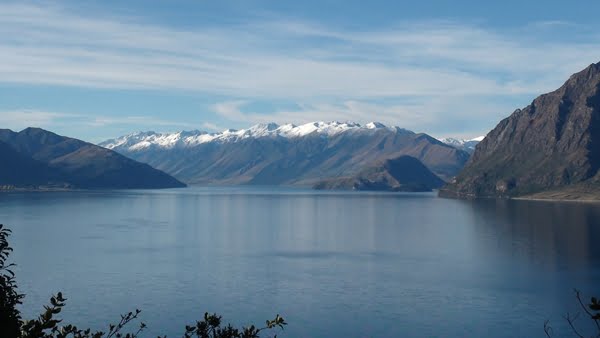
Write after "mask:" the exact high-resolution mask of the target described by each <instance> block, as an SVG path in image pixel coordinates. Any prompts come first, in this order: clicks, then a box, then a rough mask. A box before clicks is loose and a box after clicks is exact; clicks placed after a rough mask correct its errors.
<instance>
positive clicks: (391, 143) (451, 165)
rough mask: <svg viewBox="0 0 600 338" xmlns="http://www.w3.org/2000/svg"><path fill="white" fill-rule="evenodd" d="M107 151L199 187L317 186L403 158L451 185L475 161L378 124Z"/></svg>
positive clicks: (193, 137)
mask: <svg viewBox="0 0 600 338" xmlns="http://www.w3.org/2000/svg"><path fill="white" fill-rule="evenodd" d="M100 145H101V146H103V147H106V148H108V149H113V150H116V151H118V152H120V153H121V154H123V155H126V156H128V157H131V158H133V159H135V160H138V161H141V162H144V163H148V164H150V165H152V166H153V167H155V168H158V169H160V170H163V171H165V172H167V173H169V174H171V175H173V176H175V177H176V178H178V179H180V180H182V181H184V182H188V183H200V184H265V185H284V184H285V185H287V184H295V185H313V184H315V183H316V182H319V181H321V180H322V179H324V178H334V177H342V176H349V175H353V174H356V173H358V172H359V171H360V170H362V169H364V168H366V167H369V166H372V165H373V163H377V162H379V161H382V160H385V159H388V158H394V157H398V156H400V155H410V156H413V157H415V158H417V159H419V160H420V161H421V162H423V163H424V164H425V165H426V166H427V167H428V168H429V169H430V170H431V171H433V172H434V173H436V174H437V175H439V176H440V177H443V178H446V179H448V178H450V177H453V176H454V175H455V174H456V173H458V171H459V170H460V169H461V168H462V167H463V165H464V164H465V163H466V161H467V159H468V157H469V154H468V153H466V152H464V151H461V150H458V149H455V148H453V147H451V146H448V145H446V144H444V143H442V142H440V141H438V140H436V139H434V138H433V137H430V136H429V135H426V134H416V133H414V132H412V131H408V130H405V129H402V128H398V127H387V126H385V125H383V124H381V123H376V122H373V123H368V124H366V125H364V126H361V125H359V124H356V123H340V122H329V123H325V122H314V123H307V124H304V125H300V126H296V125H293V124H285V125H277V124H275V123H269V124H259V125H255V126H253V127H251V128H248V129H242V130H237V131H236V130H226V131H224V132H222V133H213V134H209V133H206V132H200V131H190V132H179V133H172V134H160V133H154V132H143V133H136V134H132V135H128V136H123V137H120V138H117V139H114V140H108V141H106V142H103V143H101V144H100Z"/></svg>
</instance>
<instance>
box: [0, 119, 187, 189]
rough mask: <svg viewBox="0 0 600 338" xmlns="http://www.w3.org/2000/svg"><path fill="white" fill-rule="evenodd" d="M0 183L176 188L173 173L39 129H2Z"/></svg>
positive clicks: (85, 187) (116, 187)
mask: <svg viewBox="0 0 600 338" xmlns="http://www.w3.org/2000/svg"><path fill="white" fill-rule="evenodd" d="M0 158H2V165H0V185H2V186H13V187H23V188H39V187H51V188H56V187H60V188H83V189H120V188H131V189H134V188H174V187H182V186H185V185H184V184H183V183H181V182H179V181H177V180H176V179H174V178H173V177H171V176H169V175H167V174H165V173H163V172H161V171H159V170H156V169H154V168H152V167H150V166H149V165H147V164H142V163H139V162H136V161H134V160H131V159H128V158H126V157H125V156H122V155H119V154H118V153H116V152H114V151H111V150H108V149H105V148H102V147H98V146H96V145H93V144H90V143H86V142H83V141H80V140H76V139H72V138H68V137H63V136H59V135H57V134H54V133H51V132H49V131H46V130H43V129H38V128H27V129H25V130H23V131H21V132H18V133H17V132H13V131H11V130H7V129H3V130H0Z"/></svg>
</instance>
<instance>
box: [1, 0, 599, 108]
mask: <svg viewBox="0 0 600 338" xmlns="http://www.w3.org/2000/svg"><path fill="white" fill-rule="evenodd" d="M0 9H1V10H0V36H1V37H0V75H1V80H0V81H2V82H18V83H34V84H59V85H74V86H91V87H102V88H104V87H109V88H152V89H183V90H190V91H202V92H208V93H215V94H224V95H231V96H237V97H248V98H254V97H263V98H264V97H280V98H306V97H315V96H319V97H331V96H335V97H344V98H353V99H359V98H379V97H393V96H403V95H436V96H449V95H480V94H489V93H501V94H512V93H535V92H538V91H539V90H540V88H539V87H540V84H539V83H538V82H537V81H536V76H532V75H538V76H537V77H539V78H540V79H541V80H547V79H548V78H550V79H553V78H554V77H557V78H562V77H564V75H565V73H568V72H572V71H573V70H574V69H578V68H580V67H581V66H583V65H585V64H586V63H590V62H591V61H593V60H595V59H596V58H597V56H598V55H600V54H599V53H600V46H599V45H598V44H596V43H594V42H595V41H593V42H590V43H589V44H572V43H569V42H557V43H546V42H545V43H541V42H539V41H535V40H531V39H528V35H529V36H530V37H531V35H533V33H531V32H529V34H527V33H528V32H523V33H524V34H513V35H508V36H505V35H502V34H499V33H495V32H491V31H488V30H485V29H482V28H479V27H477V26H469V25H464V24H458V23H453V22H443V21H440V22H436V21H432V22H425V23H408V24H403V25H399V26H398V27H395V28H390V29H388V30H384V31H358V32H355V31H336V30H332V29H330V28H325V27H322V26H319V25H316V24H310V23H306V22H293V21H292V22H286V21H277V20H266V22H261V23H256V22H251V23H247V24H243V25H242V24H240V25H238V26H232V27H220V28H210V27H208V28H202V29H200V28H199V29H197V30H194V31H182V30H177V29H174V28H168V27H163V26H156V25H152V24H148V23H144V22H142V21H140V20H136V18H96V17H89V16H88V17H85V16H81V15H76V14H74V13H73V12H70V11H69V10H67V9H64V8H61V7H58V6H54V7H52V6H50V7H48V6H47V5H46V6H44V7H41V6H35V5H20V4H1V5H0ZM530 29H531V28H530ZM311 39H312V40H311ZM314 39H325V40H324V41H322V42H321V43H315V41H314ZM308 40H311V41H310V42H309V41H308ZM557 68H558V69H557ZM550 70H552V72H551V73H552V74H556V75H548V74H549V73H550V72H549V71H550ZM497 72H500V73H505V74H504V75H506V76H507V77H508V79H506V80H505V81H501V80H498V77H496V76H490V73H497ZM521 72H524V73H525V74H523V76H518V74H519V73H521ZM539 82H541V81H539ZM550 82H551V83H552V84H553V85H554V84H555V83H554V82H555V81H550Z"/></svg>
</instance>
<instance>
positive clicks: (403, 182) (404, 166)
mask: <svg viewBox="0 0 600 338" xmlns="http://www.w3.org/2000/svg"><path fill="white" fill-rule="evenodd" d="M443 185H444V181H443V180H442V179H440V178H439V177H437V176H436V175H435V174H434V173H432V172H431V171H430V170H429V169H427V167H425V166H424V165H423V163H421V162H420V161H419V160H417V159H416V158H414V157H412V156H406V155H405V156H400V157H397V158H394V159H390V160H385V161H384V162H383V163H380V164H378V165H376V166H373V167H370V168H367V169H364V170H362V171H361V172H359V173H358V174H357V175H355V176H353V177H342V178H337V179H330V180H325V181H321V182H319V183H317V184H316V185H315V186H314V189H317V190H370V191H407V192H419V191H431V190H433V189H438V188H440V187H441V186H443Z"/></svg>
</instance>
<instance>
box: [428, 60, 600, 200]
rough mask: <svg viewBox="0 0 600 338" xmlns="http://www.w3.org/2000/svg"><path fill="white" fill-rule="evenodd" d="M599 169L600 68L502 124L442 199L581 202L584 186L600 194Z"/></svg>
mask: <svg viewBox="0 0 600 338" xmlns="http://www.w3.org/2000/svg"><path fill="white" fill-rule="evenodd" d="M599 168H600V63H598V64H592V65H590V66H589V67H587V68H586V69H584V70H583V71H581V72H579V73H576V74H574V75H572V76H571V77H570V78H569V80H568V81H567V82H565V84H564V85H563V86H562V87H560V88H559V89H557V90H555V91H553V92H551V93H548V94H544V95H541V96H539V97H538V98H536V99H535V100H533V102H532V103H531V104H530V105H529V106H527V107H525V108H523V109H517V110H516V111H515V112H514V113H513V114H512V115H510V116H509V117H508V118H506V119H504V120H502V121H501V122H500V123H499V124H498V125H497V126H496V128H494V129H493V130H492V131H491V132H490V133H489V134H488V135H487V136H486V137H485V139H484V140H483V141H481V142H480V143H479V144H478V145H477V147H476V149H475V152H474V153H473V155H472V157H471V158H470V159H469V161H468V162H467V164H466V166H465V168H464V169H463V170H462V171H461V172H460V174H459V175H458V176H457V177H456V178H455V179H454V180H453V181H452V182H451V183H450V184H448V185H447V186H446V187H444V188H443V189H441V190H440V195H441V196H454V197H516V196H528V195H531V194H536V197H540V198H543V197H544V192H550V191H552V192H553V194H554V197H557V196H561V194H560V193H558V194H557V192H560V191H563V190H568V191H570V198H575V197H576V196H577V193H576V190H577V188H576V187H578V186H581V187H585V190H586V191H587V192H588V195H589V192H590V191H592V192H594V191H600V190H596V187H597V184H598V181H599V175H598V169H599ZM592 195H594V193H592Z"/></svg>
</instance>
